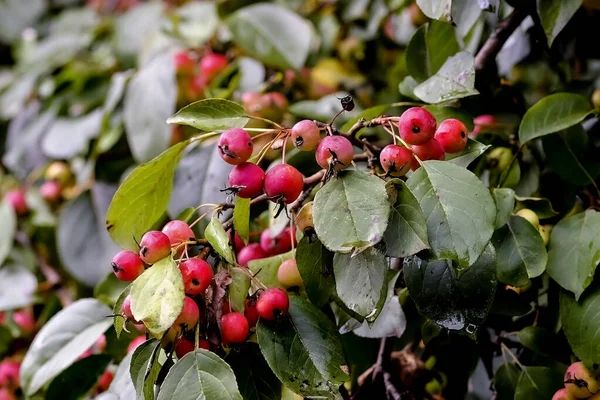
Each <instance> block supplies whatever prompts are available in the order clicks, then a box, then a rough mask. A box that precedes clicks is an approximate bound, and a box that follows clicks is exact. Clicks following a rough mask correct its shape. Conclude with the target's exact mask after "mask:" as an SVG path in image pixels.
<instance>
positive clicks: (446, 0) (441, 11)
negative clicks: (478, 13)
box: [417, 0, 477, 22]
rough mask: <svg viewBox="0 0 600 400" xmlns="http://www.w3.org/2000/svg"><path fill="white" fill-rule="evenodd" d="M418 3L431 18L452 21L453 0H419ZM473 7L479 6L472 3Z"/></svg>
mask: <svg viewBox="0 0 600 400" xmlns="http://www.w3.org/2000/svg"><path fill="white" fill-rule="evenodd" d="M417 5H418V6H419V8H420V9H421V11H423V14H425V15H427V16H428V17H429V18H431V19H439V20H440V21H447V22H450V21H452V15H451V11H452V0H417ZM471 7H477V6H475V5H472V6H471Z"/></svg>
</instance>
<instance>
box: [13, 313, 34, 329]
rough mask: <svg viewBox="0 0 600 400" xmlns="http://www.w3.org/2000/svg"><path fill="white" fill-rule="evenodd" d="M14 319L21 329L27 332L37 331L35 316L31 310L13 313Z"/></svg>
mask: <svg viewBox="0 0 600 400" xmlns="http://www.w3.org/2000/svg"><path fill="white" fill-rule="evenodd" d="M13 321H15V324H17V326H18V327H19V328H21V330H22V331H23V332H25V333H31V332H33V331H35V328H36V321H35V317H34V316H33V314H32V313H31V311H29V310H21V311H17V312H15V313H14V314H13Z"/></svg>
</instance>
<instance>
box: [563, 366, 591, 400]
mask: <svg viewBox="0 0 600 400" xmlns="http://www.w3.org/2000/svg"><path fill="white" fill-rule="evenodd" d="M599 378H600V376H594V374H592V373H591V371H590V370H589V369H588V367H587V366H586V365H585V364H584V363H583V362H581V361H577V362H574V363H573V364H571V365H570V366H569V368H567V372H565V377H564V384H565V387H564V388H562V389H559V390H558V391H557V392H556V393H554V396H552V400H575V399H590V400H599V399H600V390H599V389H600V384H599V382H598V379H599Z"/></svg>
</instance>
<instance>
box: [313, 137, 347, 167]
mask: <svg viewBox="0 0 600 400" xmlns="http://www.w3.org/2000/svg"><path fill="white" fill-rule="evenodd" d="M353 156H354V148H353V147H352V143H350V141H349V140H348V139H346V138H345V137H343V136H326V137H324V138H323V140H321V141H320V142H319V146H318V147H317V152H316V153H315V158H316V159H317V164H319V165H320V166H321V168H324V169H328V168H329V166H330V165H331V164H334V169H336V170H341V169H344V168H346V167H348V166H350V164H351V163H352V157H353Z"/></svg>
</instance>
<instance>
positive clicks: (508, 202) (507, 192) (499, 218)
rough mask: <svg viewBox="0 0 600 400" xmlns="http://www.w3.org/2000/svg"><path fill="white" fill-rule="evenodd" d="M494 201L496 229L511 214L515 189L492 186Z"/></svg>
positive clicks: (503, 223) (504, 223) (504, 222)
mask: <svg viewBox="0 0 600 400" xmlns="http://www.w3.org/2000/svg"><path fill="white" fill-rule="evenodd" d="M492 196H494V201H495V202H496V210H497V211H496V223H495V224H494V226H495V227H496V229H499V228H502V227H503V226H504V225H506V223H507V222H508V220H509V219H510V216H511V215H512V211H513V209H514V208H515V191H514V190H512V189H508V188H494V190H493V191H492Z"/></svg>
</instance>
